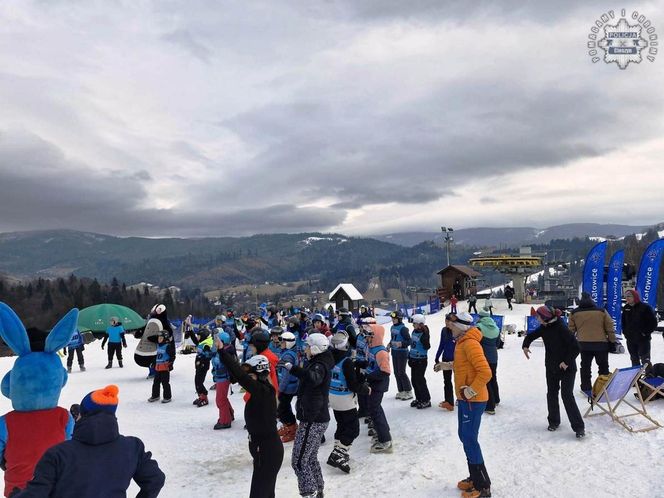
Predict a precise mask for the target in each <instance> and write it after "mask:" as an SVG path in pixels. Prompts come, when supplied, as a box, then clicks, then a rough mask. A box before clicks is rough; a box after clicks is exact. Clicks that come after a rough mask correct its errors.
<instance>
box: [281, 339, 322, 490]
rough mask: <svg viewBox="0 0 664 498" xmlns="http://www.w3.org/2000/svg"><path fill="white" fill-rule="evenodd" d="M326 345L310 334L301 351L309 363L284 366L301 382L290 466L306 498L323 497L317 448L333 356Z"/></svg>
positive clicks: (320, 436) (318, 446) (320, 439)
mask: <svg viewBox="0 0 664 498" xmlns="http://www.w3.org/2000/svg"><path fill="white" fill-rule="evenodd" d="M329 344H330V343H329V340H328V338H327V337H325V336H324V335H323V334H311V335H309V337H307V345H306V347H305V350H304V351H305V354H306V355H307V358H309V363H308V364H307V365H306V366H305V367H298V366H296V365H293V364H291V363H286V364H284V367H285V368H286V369H287V370H289V371H290V373H291V374H292V375H294V376H295V377H297V378H298V379H299V381H300V384H299V386H298V389H297V404H296V407H297V419H298V420H299V421H300V424H299V426H298V428H297V432H296V434H295V444H294V445H293V455H292V457H291V466H292V467H293V470H294V471H295V475H296V476H297V484H298V488H299V490H300V495H301V496H306V497H320V496H323V489H324V487H325V481H323V472H322V470H321V468H320V462H319V461H318V449H319V448H320V445H321V441H322V438H323V435H324V434H325V430H326V429H327V426H328V424H329V423H330V412H329V390H330V379H331V371H332V368H333V367H334V357H333V356H332V352H331V351H330V350H329V349H328V348H329Z"/></svg>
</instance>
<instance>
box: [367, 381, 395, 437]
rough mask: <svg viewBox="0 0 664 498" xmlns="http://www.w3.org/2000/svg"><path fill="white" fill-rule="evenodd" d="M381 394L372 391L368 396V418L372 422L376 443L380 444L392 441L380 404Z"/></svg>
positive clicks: (381, 400)
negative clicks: (376, 438)
mask: <svg viewBox="0 0 664 498" xmlns="http://www.w3.org/2000/svg"><path fill="white" fill-rule="evenodd" d="M383 394H385V393H382V392H379V391H374V390H373V389H372V390H371V394H370V395H369V416H370V417H371V420H372V421H373V425H374V429H375V431H376V436H377V437H378V441H380V442H381V443H384V442H386V441H391V440H392V436H391V435H390V425H389V424H388V423H387V418H385V412H384V411H383V407H382V406H381V403H382V402H383Z"/></svg>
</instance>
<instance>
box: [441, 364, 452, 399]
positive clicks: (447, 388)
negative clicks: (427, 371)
mask: <svg viewBox="0 0 664 498" xmlns="http://www.w3.org/2000/svg"><path fill="white" fill-rule="evenodd" d="M443 390H444V392H445V401H447V402H448V403H449V404H450V405H453V404H454V384H453V383H452V370H443Z"/></svg>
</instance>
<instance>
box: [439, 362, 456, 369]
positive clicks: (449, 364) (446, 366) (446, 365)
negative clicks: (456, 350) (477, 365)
mask: <svg viewBox="0 0 664 498" xmlns="http://www.w3.org/2000/svg"><path fill="white" fill-rule="evenodd" d="M441 363H442V365H443V367H442V368H443V371H448V370H452V369H453V368H454V362H453V361H443V362H441Z"/></svg>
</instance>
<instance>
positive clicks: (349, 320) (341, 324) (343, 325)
mask: <svg viewBox="0 0 664 498" xmlns="http://www.w3.org/2000/svg"><path fill="white" fill-rule="evenodd" d="M337 314H338V315H339V321H338V322H337V323H336V324H335V325H334V327H332V333H333V334H336V333H337V332H339V331H340V330H345V331H346V332H348V342H349V343H350V347H351V348H355V345H356V344H357V328H356V326H355V323H354V322H353V315H351V313H350V311H348V309H347V308H339V310H338V311H337Z"/></svg>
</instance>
